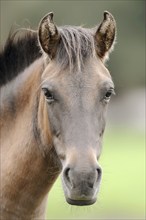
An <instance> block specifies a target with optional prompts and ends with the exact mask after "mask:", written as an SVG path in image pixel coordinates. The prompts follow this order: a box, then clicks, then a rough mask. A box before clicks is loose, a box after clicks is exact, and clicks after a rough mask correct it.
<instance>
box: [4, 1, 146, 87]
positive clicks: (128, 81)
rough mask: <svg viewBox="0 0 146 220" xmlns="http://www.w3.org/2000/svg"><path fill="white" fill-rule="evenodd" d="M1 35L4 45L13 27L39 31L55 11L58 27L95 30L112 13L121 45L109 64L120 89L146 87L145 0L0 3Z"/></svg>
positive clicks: (118, 42) (118, 43) (112, 55)
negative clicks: (80, 26)
mask: <svg viewBox="0 0 146 220" xmlns="http://www.w3.org/2000/svg"><path fill="white" fill-rule="evenodd" d="M0 6H1V8H0V12H1V24H0V36H1V44H2V45H3V44H4V42H5V40H6V38H7V36H8V33H9V31H10V29H11V27H12V25H15V28H18V27H31V28H35V29H36V28H37V26H38V23H39V21H40V19H41V18H42V17H43V16H44V15H45V14H46V13H48V12H50V11H53V12H54V14H55V16H54V20H55V22H56V24H57V25H67V24H68V25H85V27H93V26H95V25H97V24H99V22H100V21H101V20H102V19H103V12H104V11H105V10H108V11H110V12H111V13H112V14H113V15H114V17H115V19H116V22H117V44H116V45H115V50H114V52H113V53H112V54H111V56H110V61H109V62H108V63H107V65H108V68H109V70H110V72H111V75H112V77H113V80H114V82H115V85H116V90H120V91H122V90H126V89H131V88H137V87H140V86H144V84H145V27H146V25H145V8H146V7H145V1H144V0H122V1H121V0H117V1H114V0H104V1H102V0H96V1H92V0H88V1H84V0H80V1H70V0H68V1H67V0H66V1H65V0H64V1H61V0H58V1H57V0H52V1H51V0H48V1H45V0H44V1H43V0H42V1H41V0H34V1H24V0H23V1H22V0H19V1H13V0H9V1H8V0H4V1H2V0H1V2H0Z"/></svg>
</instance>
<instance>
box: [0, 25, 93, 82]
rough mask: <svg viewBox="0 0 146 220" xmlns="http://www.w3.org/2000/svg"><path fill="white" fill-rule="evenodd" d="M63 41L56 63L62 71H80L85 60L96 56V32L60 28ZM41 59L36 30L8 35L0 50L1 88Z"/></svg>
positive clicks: (69, 27)
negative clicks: (74, 69) (67, 69)
mask: <svg viewBox="0 0 146 220" xmlns="http://www.w3.org/2000/svg"><path fill="white" fill-rule="evenodd" d="M59 32H60V42H59V44H58V47H57V54H56V57H55V59H56V61H57V63H59V64H60V68H61V69H65V68H66V67H68V66H69V67H70V69H72V68H75V67H76V69H78V70H80V69H81V67H82V66H83V63H84V62H85V60H86V58H87V57H89V56H94V55H95V45H94V38H93V34H92V32H93V30H90V29H86V28H83V27H76V26H75V27H74V26H63V27H59ZM41 56H42V52H41V49H40V46H39V43H38V38H37V31H33V30H30V29H20V30H17V31H15V32H14V33H13V34H11V33H10V34H9V37H8V39H7V41H6V44H5V46H4V48H3V49H2V50H1V51H0V86H2V85H5V84H6V83H8V82H9V81H11V80H12V79H14V78H15V77H16V76H17V75H18V74H20V73H21V72H22V71H23V70H24V69H25V68H26V67H28V66H29V65H30V64H31V63H33V62H34V61H35V60H36V59H37V58H39V57H41Z"/></svg>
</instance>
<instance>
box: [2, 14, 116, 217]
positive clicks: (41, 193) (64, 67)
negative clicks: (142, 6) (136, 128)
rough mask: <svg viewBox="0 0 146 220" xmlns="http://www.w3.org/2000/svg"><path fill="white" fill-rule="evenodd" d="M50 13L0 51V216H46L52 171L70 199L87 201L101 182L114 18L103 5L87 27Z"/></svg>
mask: <svg viewBox="0 0 146 220" xmlns="http://www.w3.org/2000/svg"><path fill="white" fill-rule="evenodd" d="M53 20H54V19H53V13H52V12H50V13H48V14H47V15H45V16H44V17H43V18H42V19H41V21H40V23H39V25H38V29H37V30H32V29H19V30H16V31H15V32H13V33H10V34H9V37H8V39H7V41H6V43H5V46H4V48H3V49H1V52H0V98H1V99H0V129H1V136H0V140H1V142H0V147H1V181H0V182H1V194H0V207H1V211H0V213H1V220H10V219H11V220H20V219H21V220H26V219H27V220H32V219H45V210H46V203H47V197H48V193H49V191H50V190H51V187H52V186H53V184H54V182H55V181H56V179H57V177H58V176H59V175H61V179H62V185H63V191H64V195H65V198H66V201H67V203H69V204H71V205H76V206H84V205H92V204H94V203H95V202H96V199H97V195H98V192H99V188H100V185H101V178H102V169H101V166H100V165H99V157H100V155H101V150H102V139H103V133H104V129H105V124H106V112H107V106H108V103H109V101H110V98H111V96H112V94H114V83H113V81H112V77H111V75H110V73H109V71H108V69H107V67H106V65H105V62H106V60H107V58H108V55H109V53H110V52H111V51H112V49H113V46H114V43H115V38H116V22H115V19H114V17H113V15H112V14H111V13H109V12H107V11H105V12H104V16H103V20H102V22H101V23H100V25H97V26H96V27H93V28H85V27H82V26H61V27H57V26H56V24H55V23H54V21H53Z"/></svg>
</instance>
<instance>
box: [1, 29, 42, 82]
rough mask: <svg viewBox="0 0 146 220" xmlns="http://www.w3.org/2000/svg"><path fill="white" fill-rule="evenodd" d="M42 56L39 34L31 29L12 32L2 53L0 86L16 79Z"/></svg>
mask: <svg viewBox="0 0 146 220" xmlns="http://www.w3.org/2000/svg"><path fill="white" fill-rule="evenodd" d="M41 55H42V53H41V51H40V47H39V45H38V40H37V32H35V31H32V30H30V29H19V30H16V31H15V32H14V33H11V32H10V34H9V37H8V39H7V41H6V44H5V46H4V48H3V49H1V51H0V86H2V85H5V84H6V83H8V82H9V81H11V80H12V79H14V78H15V77H16V76H17V75H18V74H19V73H21V72H22V71H23V70H24V69H25V68H26V67H28V66H29V65H30V64H31V63H33V62H34V61H35V60H36V59H37V58H39V57H41Z"/></svg>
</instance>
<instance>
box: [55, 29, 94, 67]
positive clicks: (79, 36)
mask: <svg viewBox="0 0 146 220" xmlns="http://www.w3.org/2000/svg"><path fill="white" fill-rule="evenodd" d="M59 32H60V43H59V44H58V48H57V54H56V61H57V63H59V64H60V67H61V69H65V68H67V67H69V68H70V70H72V69H74V68H76V69H77V70H79V71H80V70H81V68H82V66H83V65H84V62H85V61H86V59H87V58H89V57H94V56H95V43H94V37H93V33H92V29H86V28H83V27H80V26H79V27H76V26H63V27H60V28H59Z"/></svg>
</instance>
